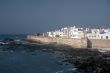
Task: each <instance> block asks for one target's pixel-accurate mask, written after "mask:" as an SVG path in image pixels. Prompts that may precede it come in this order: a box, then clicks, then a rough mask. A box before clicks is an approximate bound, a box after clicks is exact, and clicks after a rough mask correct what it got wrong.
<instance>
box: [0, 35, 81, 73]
mask: <svg viewBox="0 0 110 73" xmlns="http://www.w3.org/2000/svg"><path fill="white" fill-rule="evenodd" d="M5 38H12V39H17V40H21V39H24V38H26V34H3V35H0V40H3V39H5ZM44 48H45V47H44ZM64 60H66V58H65V55H64V54H63V53H62V52H58V51H56V52H45V51H42V50H37V48H36V49H34V50H31V48H25V47H23V46H20V45H19V46H9V45H0V73H80V72H78V71H77V69H76V68H75V66H74V65H73V64H70V63H69V62H64Z"/></svg>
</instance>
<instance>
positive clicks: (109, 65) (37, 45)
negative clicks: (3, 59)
mask: <svg viewBox="0 0 110 73" xmlns="http://www.w3.org/2000/svg"><path fill="white" fill-rule="evenodd" d="M20 42H23V41H20ZM24 42H27V43H25V44H23V43H21V44H19V46H23V47H25V48H29V49H30V50H32V51H34V50H41V51H45V52H52V53H54V52H56V51H58V52H62V53H64V55H65V58H66V60H64V62H69V63H71V64H73V65H75V67H76V69H78V71H83V72H84V73H110V52H109V51H108V52H104V53H101V52H99V51H98V50H97V49H89V48H73V47H71V46H67V45H62V44H57V43H51V44H46V43H41V42H33V41H24ZM8 45H10V44H8ZM15 45H18V43H14V44H13V45H12V43H11V46H15Z"/></svg>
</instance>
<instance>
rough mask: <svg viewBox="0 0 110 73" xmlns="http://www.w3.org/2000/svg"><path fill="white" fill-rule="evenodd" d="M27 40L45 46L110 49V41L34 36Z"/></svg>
mask: <svg viewBox="0 0 110 73" xmlns="http://www.w3.org/2000/svg"><path fill="white" fill-rule="evenodd" d="M27 39H28V40H31V41H37V42H42V43H45V44H49V43H58V44H66V45H69V46H71V47H74V48H110V40H99V39H70V38H51V37H43V36H33V35H29V36H27Z"/></svg>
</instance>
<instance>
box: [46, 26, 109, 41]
mask: <svg viewBox="0 0 110 73" xmlns="http://www.w3.org/2000/svg"><path fill="white" fill-rule="evenodd" d="M47 35H48V36H49V37H62V38H73V39H81V38H85V37H87V38H88V39H110V29H90V28H86V29H85V30H84V29H83V28H76V27H75V26H74V27H69V28H67V27H65V28H62V29H60V30H56V31H52V32H47Z"/></svg>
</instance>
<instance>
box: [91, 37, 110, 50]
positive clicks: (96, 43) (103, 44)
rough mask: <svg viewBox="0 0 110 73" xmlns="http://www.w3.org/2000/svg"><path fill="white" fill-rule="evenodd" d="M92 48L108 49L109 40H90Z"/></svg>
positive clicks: (109, 45)
mask: <svg viewBox="0 0 110 73" xmlns="http://www.w3.org/2000/svg"><path fill="white" fill-rule="evenodd" d="M90 42H91V46H92V48H110V40H107V39H106V40H102V39H101V40H99V39H91V40H90Z"/></svg>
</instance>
